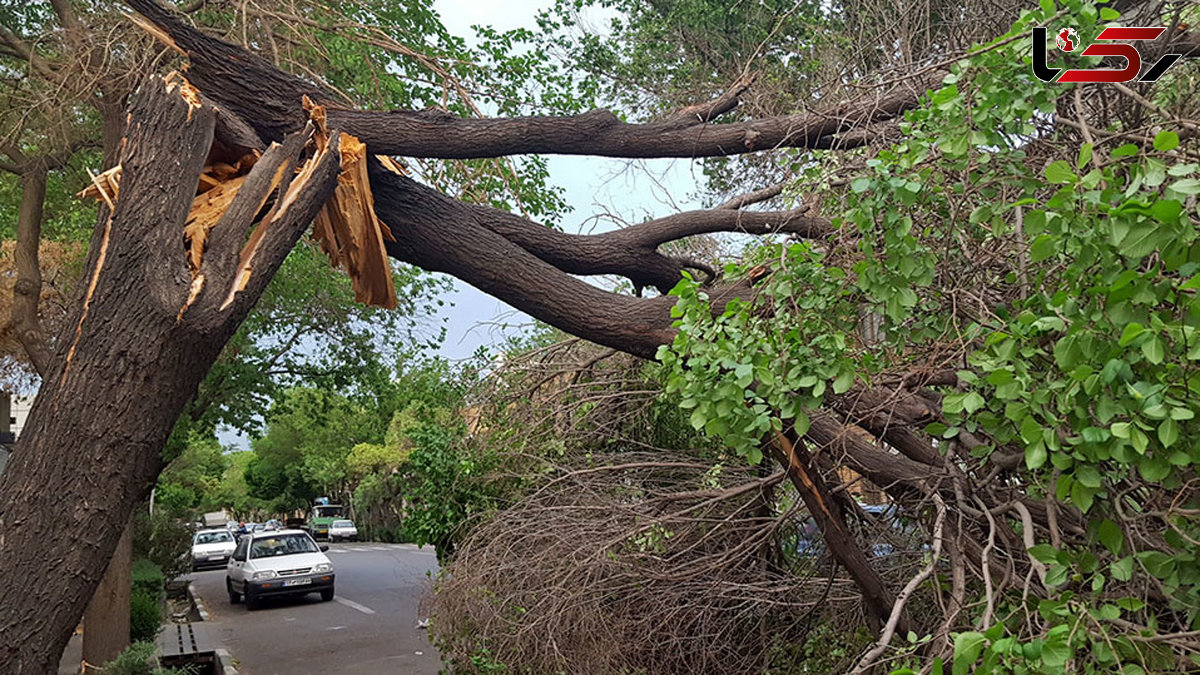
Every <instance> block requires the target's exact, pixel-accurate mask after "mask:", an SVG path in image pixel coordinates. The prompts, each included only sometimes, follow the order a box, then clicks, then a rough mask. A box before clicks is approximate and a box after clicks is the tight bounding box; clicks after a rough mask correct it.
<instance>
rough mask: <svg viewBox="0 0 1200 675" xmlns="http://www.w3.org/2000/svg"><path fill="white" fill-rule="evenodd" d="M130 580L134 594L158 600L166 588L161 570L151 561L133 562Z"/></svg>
mask: <svg viewBox="0 0 1200 675" xmlns="http://www.w3.org/2000/svg"><path fill="white" fill-rule="evenodd" d="M129 576H130V580H131V583H132V584H133V592H134V593H142V594H143V595H146V596H148V597H151V598H154V599H155V600H158V599H159V598H161V597H162V595H163V592H164V588H165V586H166V577H165V576H164V575H163V571H162V568H160V567H159V566H158V565H156V564H155V563H154V562H153V561H151V560H145V559H142V560H134V561H133V566H132V569H131V571H130V575H129Z"/></svg>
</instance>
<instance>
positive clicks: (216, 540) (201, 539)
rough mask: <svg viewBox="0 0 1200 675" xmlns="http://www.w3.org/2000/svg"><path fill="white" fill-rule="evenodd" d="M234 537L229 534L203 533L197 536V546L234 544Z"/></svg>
mask: <svg viewBox="0 0 1200 675" xmlns="http://www.w3.org/2000/svg"><path fill="white" fill-rule="evenodd" d="M232 541H233V537H231V536H229V533H228V532H201V533H199V534H197V535H196V543H197V544H223V543H225V542H232Z"/></svg>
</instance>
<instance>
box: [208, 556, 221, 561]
mask: <svg viewBox="0 0 1200 675" xmlns="http://www.w3.org/2000/svg"><path fill="white" fill-rule="evenodd" d="M208 559H209V560H224V559H225V556H223V555H210V556H208Z"/></svg>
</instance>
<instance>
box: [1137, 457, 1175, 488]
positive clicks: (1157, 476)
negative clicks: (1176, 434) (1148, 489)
mask: <svg viewBox="0 0 1200 675" xmlns="http://www.w3.org/2000/svg"><path fill="white" fill-rule="evenodd" d="M1138 473H1140V474H1142V478H1143V479H1144V480H1147V481H1149V482H1151V483H1158V482H1160V481H1162V479H1164V478H1166V477H1167V476H1169V475H1171V464H1170V463H1169V462H1167V460H1165V459H1162V458H1160V457H1146V458H1143V459H1142V460H1141V461H1140V462H1138Z"/></svg>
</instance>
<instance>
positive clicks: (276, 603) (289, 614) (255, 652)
mask: <svg viewBox="0 0 1200 675" xmlns="http://www.w3.org/2000/svg"><path fill="white" fill-rule="evenodd" d="M327 555H329V559H330V560H331V561H332V562H333V569H334V574H335V575H336V577H337V580H336V582H335V584H336V593H335V595H334V601H333V602H321V598H320V596H318V595H317V594H316V593H311V594H309V595H305V596H301V597H299V598H279V599H273V600H272V599H267V600H264V602H263V606H262V608H261V609H258V610H255V611H253V612H251V611H248V610H247V609H246V606H245V605H244V604H239V605H230V604H229V597H228V596H227V595H226V593H225V570H223V569H222V570H214V571H206V572H196V573H194V574H192V575H191V577H192V579H193V582H194V584H195V588H196V591H197V592H198V593H199V595H200V597H201V598H203V599H204V603H205V605H206V606H207V607H208V611H209V613H210V614H211V620H212V621H213V623H211V624H209V626H208V628H209V630H210V631H211V635H212V636H213V637H219V639H220V641H221V643H222V644H223V646H224V647H225V648H227V649H228V650H229V651H230V652H231V653H232V654H233V657H234V659H236V660H237V661H238V665H239V668H240V670H241V672H242V673H243V674H244V675H273V674H275V673H279V674H281V675H282V674H284V673H287V674H288V675H291V674H293V673H405V674H409V673H412V674H414V675H422V674H424V673H429V674H430V675H433V674H435V673H437V672H438V669H439V668H440V666H441V660H440V659H439V658H438V655H437V652H436V651H435V650H434V648H433V647H432V646H431V645H430V644H429V639H428V636H427V635H426V631H425V630H424V629H418V628H417V620H418V618H422V619H423V618H425V616H424V615H423V614H419V611H418V610H419V605H420V601H421V598H422V596H423V595H424V594H425V593H426V592H427V591H428V589H429V588H430V584H431V579H430V577H429V576H428V575H429V574H431V573H433V572H434V571H436V570H437V559H436V558H435V557H434V552H433V548H431V547H425V548H424V549H418V548H417V547H416V546H414V545H411V544H374V543H344V544H333V545H332V546H331V547H330V549H329V553H328V554H327Z"/></svg>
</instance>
